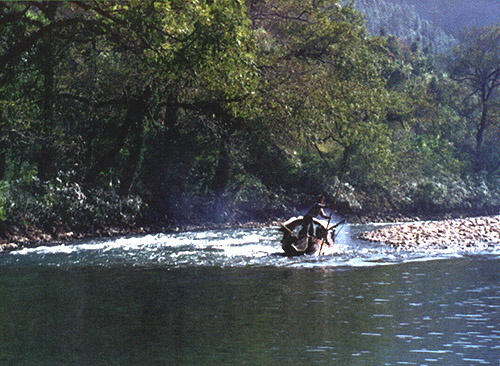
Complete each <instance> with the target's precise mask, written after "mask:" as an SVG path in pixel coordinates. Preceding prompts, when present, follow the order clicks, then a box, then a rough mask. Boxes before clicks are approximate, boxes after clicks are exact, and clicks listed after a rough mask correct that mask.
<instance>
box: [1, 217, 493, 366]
mask: <svg viewBox="0 0 500 366" xmlns="http://www.w3.org/2000/svg"><path fill="white" fill-rule="evenodd" d="M368 228H369V226H365V225H346V226H345V227H344V228H343V229H342V230H341V231H340V233H339V236H338V238H337V243H338V244H337V248H336V253H335V254H333V255H329V256H322V257H298V258H287V257H283V256H281V255H280V254H279V253H280V252H281V249H280V244H279V240H278V232H277V229H276V228H264V229H237V230H220V231H217V230H214V231H206V232H188V233H177V234H158V235H144V236H138V237H124V238H115V239H109V240H101V239H100V240H89V241H79V242H74V243H70V244H66V245H55V246H50V247H39V248H34V249H23V250H20V251H17V252H11V253H3V254H0V364H1V365H217V366H222V365H259V366H265V365H308V366H309V365H500V248H499V249H492V248H490V249H489V250H488V251H483V252H472V251H471V252H460V253H454V252H448V251H425V252H424V251H422V252H419V251H411V252H405V251H396V250H394V249H392V248H389V247H385V246H383V245H379V244H373V243H368V242H362V241H359V240H357V239H355V237H356V234H357V233H359V232H360V231H361V230H366V229H368Z"/></svg>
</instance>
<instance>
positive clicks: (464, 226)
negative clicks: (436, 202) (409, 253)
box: [360, 216, 500, 250]
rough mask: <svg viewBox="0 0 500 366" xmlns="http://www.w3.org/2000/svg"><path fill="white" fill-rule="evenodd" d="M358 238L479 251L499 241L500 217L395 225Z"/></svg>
mask: <svg viewBox="0 0 500 366" xmlns="http://www.w3.org/2000/svg"><path fill="white" fill-rule="evenodd" d="M360 238H361V239H363V240H368V241H372V242H381V243H385V244H387V245H390V246H392V247H395V248H398V249H416V248H419V249H431V248H432V249H456V250H471V249H478V250H481V249H487V248H488V247H493V246H496V245H499V244H500V216H483V217H471V218H462V219H450V220H437V221H422V222H411V223H402V224H395V225H391V226H388V227H384V228H380V229H375V230H373V231H367V232H363V233H361V235H360Z"/></svg>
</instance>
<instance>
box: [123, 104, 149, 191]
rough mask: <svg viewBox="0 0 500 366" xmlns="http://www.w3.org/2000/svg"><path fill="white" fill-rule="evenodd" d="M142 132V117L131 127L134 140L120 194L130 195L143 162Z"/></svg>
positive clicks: (124, 168) (125, 167)
mask: <svg viewBox="0 0 500 366" xmlns="http://www.w3.org/2000/svg"><path fill="white" fill-rule="evenodd" d="M143 111H145V108H143ZM142 132H143V123H142V118H140V119H138V120H136V121H135V122H134V123H133V124H132V127H131V129H130V133H131V135H132V141H131V146H130V150H129V156H128V158H127V161H126V162H125V166H124V167H123V170H122V174H121V180H120V189H119V194H120V196H123V197H126V196H128V195H129V193H130V189H131V188H132V182H133V180H134V177H135V174H136V173H137V170H138V168H139V165H140V162H141V156H142V147H143V145H144V139H143V133H142Z"/></svg>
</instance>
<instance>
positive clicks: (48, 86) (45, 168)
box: [36, 37, 57, 181]
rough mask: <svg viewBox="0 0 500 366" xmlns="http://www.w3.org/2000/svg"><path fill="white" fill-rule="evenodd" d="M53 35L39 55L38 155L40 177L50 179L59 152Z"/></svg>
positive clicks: (53, 172) (54, 171)
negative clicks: (55, 130)
mask: <svg viewBox="0 0 500 366" xmlns="http://www.w3.org/2000/svg"><path fill="white" fill-rule="evenodd" d="M50 38H51V37H49V38H48V39H47V40H46V41H45V42H44V44H43V45H42V46H41V51H40V55H39V57H41V58H43V60H42V61H41V62H42V63H43V64H42V73H43V99H42V105H41V109H42V126H41V127H40V137H41V140H40V152H39V154H38V156H37V160H36V162H37V167H38V173H37V175H38V178H39V179H40V180H42V181H46V180H49V179H50V178H52V177H53V176H54V175H55V174H56V170H57V168H56V157H57V152H56V151H55V149H54V146H53V141H52V137H53V136H51V133H52V130H53V126H54V79H55V78H54V65H53V64H52V62H51V53H52V48H51V44H50V42H51V40H50Z"/></svg>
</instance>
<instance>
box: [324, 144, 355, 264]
mask: <svg viewBox="0 0 500 366" xmlns="http://www.w3.org/2000/svg"><path fill="white" fill-rule="evenodd" d="M351 147H352V145H350V146H349V150H347V156H346V159H345V161H344V166H343V167H342V173H341V174H340V178H339V184H338V185H337V191H336V192H335V196H334V197H333V202H332V204H331V207H330V216H328V223H327V224H326V229H327V230H326V234H325V236H324V237H323V239H322V240H321V245H320V247H319V252H318V255H321V251H322V250H323V244H324V243H325V239H326V236H327V235H328V231H329V230H328V227H329V226H330V221H331V220H332V215H333V209H334V207H335V204H336V203H337V198H338V196H339V193H340V186H341V184H342V179H344V174H345V171H346V168H347V160H349V155H351Z"/></svg>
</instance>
